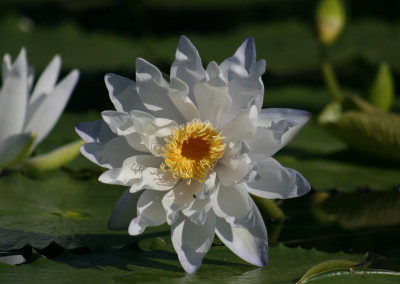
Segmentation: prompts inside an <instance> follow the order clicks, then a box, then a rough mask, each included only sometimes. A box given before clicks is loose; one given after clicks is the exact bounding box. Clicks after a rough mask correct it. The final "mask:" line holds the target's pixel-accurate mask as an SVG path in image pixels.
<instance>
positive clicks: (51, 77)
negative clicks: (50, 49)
mask: <svg viewBox="0 0 400 284" xmlns="http://www.w3.org/2000/svg"><path fill="white" fill-rule="evenodd" d="M60 68H61V57H60V56H58V55H56V56H54V58H53V60H52V61H51V62H50V63H49V65H47V67H46V69H45V70H44V71H43V73H42V75H41V76H40V77H39V79H38V81H37V83H36V85H35V89H34V90H33V92H32V95H31V97H30V98H29V106H30V107H29V108H28V115H27V120H30V117H31V116H32V113H29V109H31V108H33V109H36V108H35V107H32V105H33V104H35V101H36V100H37V99H38V98H39V97H41V96H47V95H48V94H50V93H51V91H52V90H53V89H54V85H55V84H56V81H57V78H58V75H59V73H60Z"/></svg>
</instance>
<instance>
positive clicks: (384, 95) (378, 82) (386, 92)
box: [368, 63, 394, 111]
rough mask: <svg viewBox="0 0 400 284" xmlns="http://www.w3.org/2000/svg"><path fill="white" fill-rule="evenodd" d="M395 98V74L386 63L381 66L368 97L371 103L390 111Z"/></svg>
mask: <svg viewBox="0 0 400 284" xmlns="http://www.w3.org/2000/svg"><path fill="white" fill-rule="evenodd" d="M393 98H394V83H393V76H392V73H391V72H390V67H389V65H388V64H386V63H382V64H381V65H380V66H379V69H378V72H377V74H376V77H375V79H374V81H373V83H372V85H371V87H370V89H369V94H368V99H369V101H370V103H371V104H373V105H374V106H376V107H378V108H379V109H381V110H384V111H388V110H389V109H390V108H391V106H392V104H393Z"/></svg>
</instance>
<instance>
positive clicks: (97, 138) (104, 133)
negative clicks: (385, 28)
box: [75, 119, 117, 143]
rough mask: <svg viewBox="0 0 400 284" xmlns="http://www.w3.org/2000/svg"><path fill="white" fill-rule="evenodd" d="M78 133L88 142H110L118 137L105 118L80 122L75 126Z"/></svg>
mask: <svg viewBox="0 0 400 284" xmlns="http://www.w3.org/2000/svg"><path fill="white" fill-rule="evenodd" d="M75 131H76V133H78V135H79V136H80V137H81V138H82V139H83V140H85V141H86V142H88V143H89V142H108V141H110V140H111V139H113V138H116V137H117V135H115V134H114V133H113V132H112V131H111V129H110V127H109V126H108V125H107V124H106V123H105V122H104V120H100V119H99V120H94V121H89V122H80V123H78V124H77V125H76V127H75Z"/></svg>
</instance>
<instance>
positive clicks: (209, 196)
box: [182, 172, 219, 225]
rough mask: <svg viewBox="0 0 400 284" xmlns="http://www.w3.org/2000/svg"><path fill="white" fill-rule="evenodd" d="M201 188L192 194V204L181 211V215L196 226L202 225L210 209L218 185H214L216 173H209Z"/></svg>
mask: <svg viewBox="0 0 400 284" xmlns="http://www.w3.org/2000/svg"><path fill="white" fill-rule="evenodd" d="M201 187H203V188H202V189H199V191H197V192H195V193H194V196H193V197H195V198H194V199H193V200H192V202H191V203H190V204H189V205H188V206H187V207H186V208H183V209H182V213H183V214H184V215H185V216H186V217H188V218H189V219H190V221H192V222H193V223H195V224H196V225H203V224H204V222H205V220H206V218H207V214H208V212H209V211H210V209H211V207H212V200H213V199H214V197H213V196H214V193H215V190H216V189H218V187H219V183H218V184H216V173H215V172H212V173H210V174H209V175H208V177H207V179H206V181H205V182H204V183H203V184H202V185H201Z"/></svg>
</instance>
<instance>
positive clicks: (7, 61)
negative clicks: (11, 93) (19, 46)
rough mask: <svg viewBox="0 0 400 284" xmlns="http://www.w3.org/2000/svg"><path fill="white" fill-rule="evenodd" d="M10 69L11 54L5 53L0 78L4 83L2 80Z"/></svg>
mask: <svg viewBox="0 0 400 284" xmlns="http://www.w3.org/2000/svg"><path fill="white" fill-rule="evenodd" d="M10 70H11V56H10V54H8V53H7V54H5V55H4V57H3V68H2V74H1V75H2V78H3V79H2V80H3V84H4V80H5V79H6V77H7V75H8V72H10Z"/></svg>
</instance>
